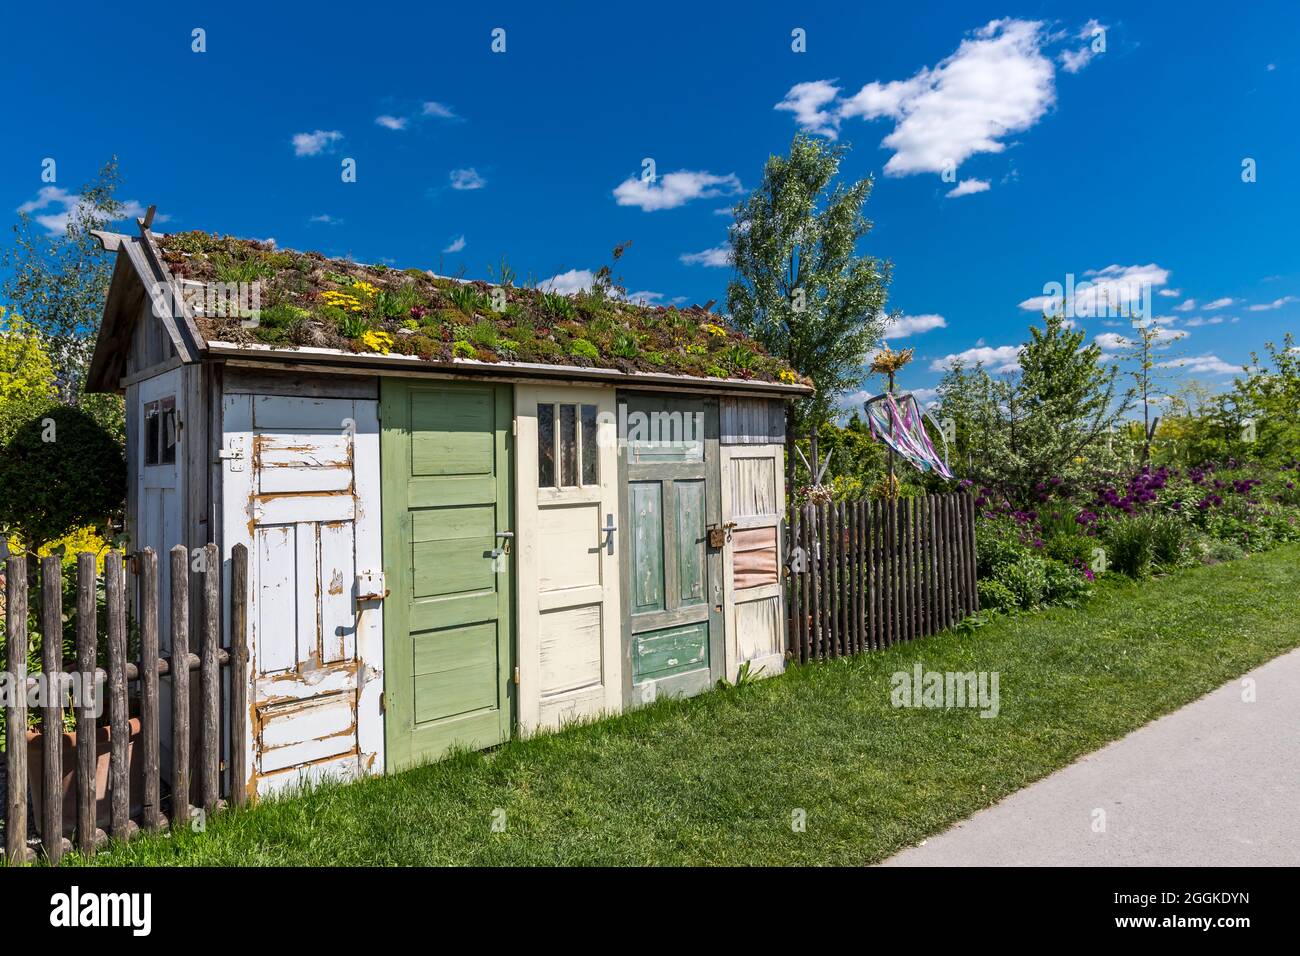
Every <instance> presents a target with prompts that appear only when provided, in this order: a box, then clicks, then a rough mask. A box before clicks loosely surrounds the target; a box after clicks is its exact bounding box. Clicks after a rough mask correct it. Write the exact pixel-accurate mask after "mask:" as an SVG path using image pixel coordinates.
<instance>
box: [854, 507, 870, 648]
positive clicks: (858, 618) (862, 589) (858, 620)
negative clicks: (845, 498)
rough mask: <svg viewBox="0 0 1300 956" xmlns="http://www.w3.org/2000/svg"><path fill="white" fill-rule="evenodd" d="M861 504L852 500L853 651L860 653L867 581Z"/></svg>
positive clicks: (864, 644)
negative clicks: (863, 555)
mask: <svg viewBox="0 0 1300 956" xmlns="http://www.w3.org/2000/svg"><path fill="white" fill-rule="evenodd" d="M862 512H863V504H862V502H861V501H855V502H853V593H854V595H855V598H854V602H853V652H854V653H855V654H861V653H862V652H863V650H865V649H866V641H865V640H864V636H863V634H864V629H865V623H866V606H867V601H866V598H867V582H866V577H865V576H864V574H863V571H864V570H865V565H864V564H863V561H862V532H863V519H862Z"/></svg>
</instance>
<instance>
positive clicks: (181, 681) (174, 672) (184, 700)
mask: <svg viewBox="0 0 1300 956" xmlns="http://www.w3.org/2000/svg"><path fill="white" fill-rule="evenodd" d="M171 562H172V574H171V577H172V594H171V598H172V601H171V603H172V615H171V638H172V654H171V668H170V673H171V678H172V819H171V823H172V828H173V829H176V828H177V827H183V826H185V825H186V824H187V823H189V820H190V665H189V654H190V588H189V570H190V569H189V552H188V550H187V549H186V547H185V545H183V544H178V545H176V547H174V548H172V550H171Z"/></svg>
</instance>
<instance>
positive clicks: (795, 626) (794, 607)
mask: <svg viewBox="0 0 1300 956" xmlns="http://www.w3.org/2000/svg"><path fill="white" fill-rule="evenodd" d="M788 526H789V528H790V539H789V540H790V544H789V547H788V548H786V552H785V556H786V561H787V563H788V562H789V560H790V558H791V556H792V555H793V554H794V549H795V548H797V547H798V546H799V512H798V510H797V509H792V510H791V511H790V512H789V521H788ZM783 580H784V581H785V593H786V601H785V614H786V629H785V635H786V637H785V639H786V651H787V652H788V654H789V656H790V657H791V658H792V659H794V660H796V661H799V662H800V663H803V658H802V657H801V652H800V649H799V578H798V577H797V576H796V575H795V574H793V573H789V574H787V575H786V576H785V577H784V579H783Z"/></svg>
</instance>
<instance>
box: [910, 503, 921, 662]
mask: <svg viewBox="0 0 1300 956" xmlns="http://www.w3.org/2000/svg"><path fill="white" fill-rule="evenodd" d="M918 510H919V509H918V508H917V501H916V499H915V498H908V499H907V631H908V634H910V635H911V638H912V640H916V639H917V638H918V637H920V636H921V635H920V630H919V628H917V626H916V622H917V613H918V609H919V607H920V604H921V602H920V601H919V600H918V596H919V591H918V580H917V578H918V575H917V566H916V555H917V547H916V515H917V511H918Z"/></svg>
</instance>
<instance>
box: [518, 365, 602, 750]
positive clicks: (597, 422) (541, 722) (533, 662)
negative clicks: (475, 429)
mask: <svg viewBox="0 0 1300 956" xmlns="http://www.w3.org/2000/svg"><path fill="white" fill-rule="evenodd" d="M515 415H516V419H515V421H516V426H517V439H518V443H517V446H516V447H517V449H518V457H517V459H516V460H517V462H518V498H517V503H516V508H517V514H516V522H515V528H516V531H517V533H518V539H517V541H516V547H517V548H518V574H519V592H518V593H519V631H518V635H519V638H518V639H519V698H518V699H519V725H520V731H521V733H523V734H525V735H527V734H529V733H532V732H533V731H535V730H537V729H541V728H556V727H561V726H563V725H564V724H566V723H570V722H573V721H577V720H583V719H589V718H593V717H597V716H600V715H602V714H610V713H616V712H618V711H619V710H620V709H621V707H622V693H623V690H622V687H623V670H622V661H623V655H622V649H621V645H620V640H621V638H620V635H621V633H622V628H621V625H620V621H619V613H620V612H619V591H618V587H619V585H618V582H619V568H618V553H619V549H618V538H617V535H618V534H619V533H620V532H619V531H618V530H617V529H614V530H607V529H608V528H611V527H612V526H614V525H615V524H616V522H617V517H618V435H617V424H616V420H615V403H614V390H613V389H597V388H550V387H543V386H532V385H517V386H516V387H515Z"/></svg>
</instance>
